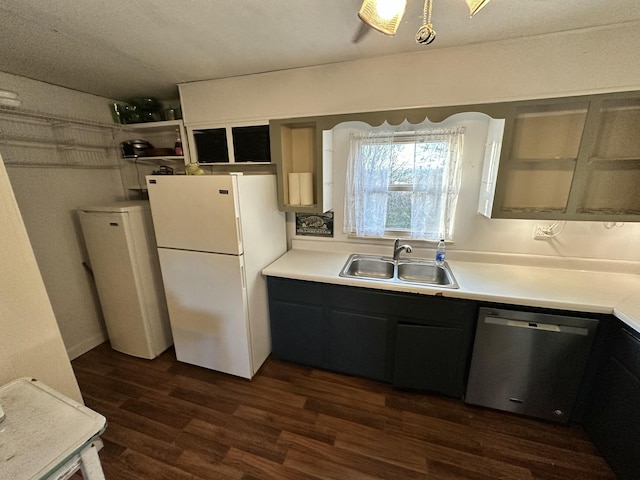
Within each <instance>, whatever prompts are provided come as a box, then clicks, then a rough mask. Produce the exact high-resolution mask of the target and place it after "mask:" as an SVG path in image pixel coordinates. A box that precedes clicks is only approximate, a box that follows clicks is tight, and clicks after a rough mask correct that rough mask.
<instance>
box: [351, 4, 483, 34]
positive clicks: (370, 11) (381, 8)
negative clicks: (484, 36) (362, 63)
mask: <svg viewBox="0 0 640 480" xmlns="http://www.w3.org/2000/svg"><path fill="white" fill-rule="evenodd" d="M490 1H491V0H465V2H466V3H467V5H468V6H469V15H470V16H471V17H473V16H474V15H475V14H476V13H478V12H479V11H480V10H482V9H483V8H484V7H486V6H487V4H488V3H489V2H490ZM406 6H407V0H364V1H363V2H362V6H361V7H360V11H359V12H358V17H360V20H362V21H363V22H364V23H366V24H367V25H369V26H370V27H371V28H374V29H375V30H378V31H379V32H382V33H384V34H385V35H391V36H393V35H395V34H396V31H397V30H398V25H400V21H401V20H402V16H403V15H404V10H405V8H406ZM432 8H433V0H425V2H424V9H423V15H422V26H421V27H420V29H419V30H418V32H417V33H416V42H418V43H420V44H422V45H428V44H430V43H431V42H433V41H434V40H435V38H436V31H435V30H434V29H433V25H432V24H431V10H432ZM365 29H366V27H364V26H362V27H361V28H360V32H359V33H358V34H357V36H356V39H355V40H354V43H355V42H357V41H358V40H360V38H362V34H363V31H364V30H365Z"/></svg>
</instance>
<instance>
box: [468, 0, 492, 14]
mask: <svg viewBox="0 0 640 480" xmlns="http://www.w3.org/2000/svg"><path fill="white" fill-rule="evenodd" d="M465 1H466V2H467V5H469V15H470V16H472V17H473V16H474V15H475V14H476V13H478V12H479V11H480V10H482V9H483V8H484V7H486V6H487V3H489V2H490V1H491V0H465Z"/></svg>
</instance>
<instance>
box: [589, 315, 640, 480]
mask: <svg viewBox="0 0 640 480" xmlns="http://www.w3.org/2000/svg"><path fill="white" fill-rule="evenodd" d="M612 321H614V322H615V326H614V328H613V329H611V332H610V333H609V342H608V348H607V349H606V353H605V355H604V358H603V360H602V361H601V363H600V366H599V367H600V368H599V369H598V372H597V374H596V376H595V378H594V381H593V389H592V392H591V395H590V401H589V405H588V407H587V410H586V413H585V415H584V421H583V423H584V428H585V429H586V430H587V433H589V436H590V437H591V439H592V440H593V443H594V444H595V445H596V447H598V450H600V452H601V453H602V456H603V457H604V458H605V459H606V460H607V462H608V463H609V465H610V466H611V468H612V470H613V471H614V472H615V473H616V475H617V476H618V478H620V479H622V480H626V479H629V480H631V479H633V480H637V479H638V478H640V441H639V439H640V334H638V332H636V331H634V330H632V329H631V328H629V327H628V326H626V325H623V324H622V323H621V322H619V321H617V320H612Z"/></svg>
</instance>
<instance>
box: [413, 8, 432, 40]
mask: <svg viewBox="0 0 640 480" xmlns="http://www.w3.org/2000/svg"><path fill="white" fill-rule="evenodd" d="M432 9H433V0H424V8H423V10H422V26H421V27H420V28H419V29H418V33H416V42H417V43H419V44H421V45H429V44H430V43H431V42H433V41H434V40H435V39H436V31H435V30H434V29H433V25H431V10H432Z"/></svg>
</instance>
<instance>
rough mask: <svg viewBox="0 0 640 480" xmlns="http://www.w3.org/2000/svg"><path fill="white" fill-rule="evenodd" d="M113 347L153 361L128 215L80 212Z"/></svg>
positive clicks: (153, 354)
mask: <svg viewBox="0 0 640 480" xmlns="http://www.w3.org/2000/svg"><path fill="white" fill-rule="evenodd" d="M78 215H79V217H80V224H81V226H82V233H83V235H84V238H85V243H86V245H87V251H88V253H89V259H90V261H91V268H92V270H93V274H94V278H95V282H96V288H97V290H98V296H99V297H100V305H101V306H102V312H103V314H104V320H105V324H106V326H107V332H108V333H109V340H110V341H111V346H112V347H113V348H114V349H115V350H118V351H119V352H123V353H127V354H129V355H135V356H137V357H143V358H153V357H155V356H156V354H157V352H154V351H153V348H152V344H151V337H152V335H151V331H150V329H149V326H148V325H147V319H146V318H145V311H144V308H143V305H144V299H143V298H142V297H141V286H140V285H139V278H138V277H139V275H140V272H138V271H136V261H135V246H134V241H133V238H132V235H131V230H132V228H131V225H130V221H129V214H128V213H106V212H92V213H87V212H79V214H78Z"/></svg>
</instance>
